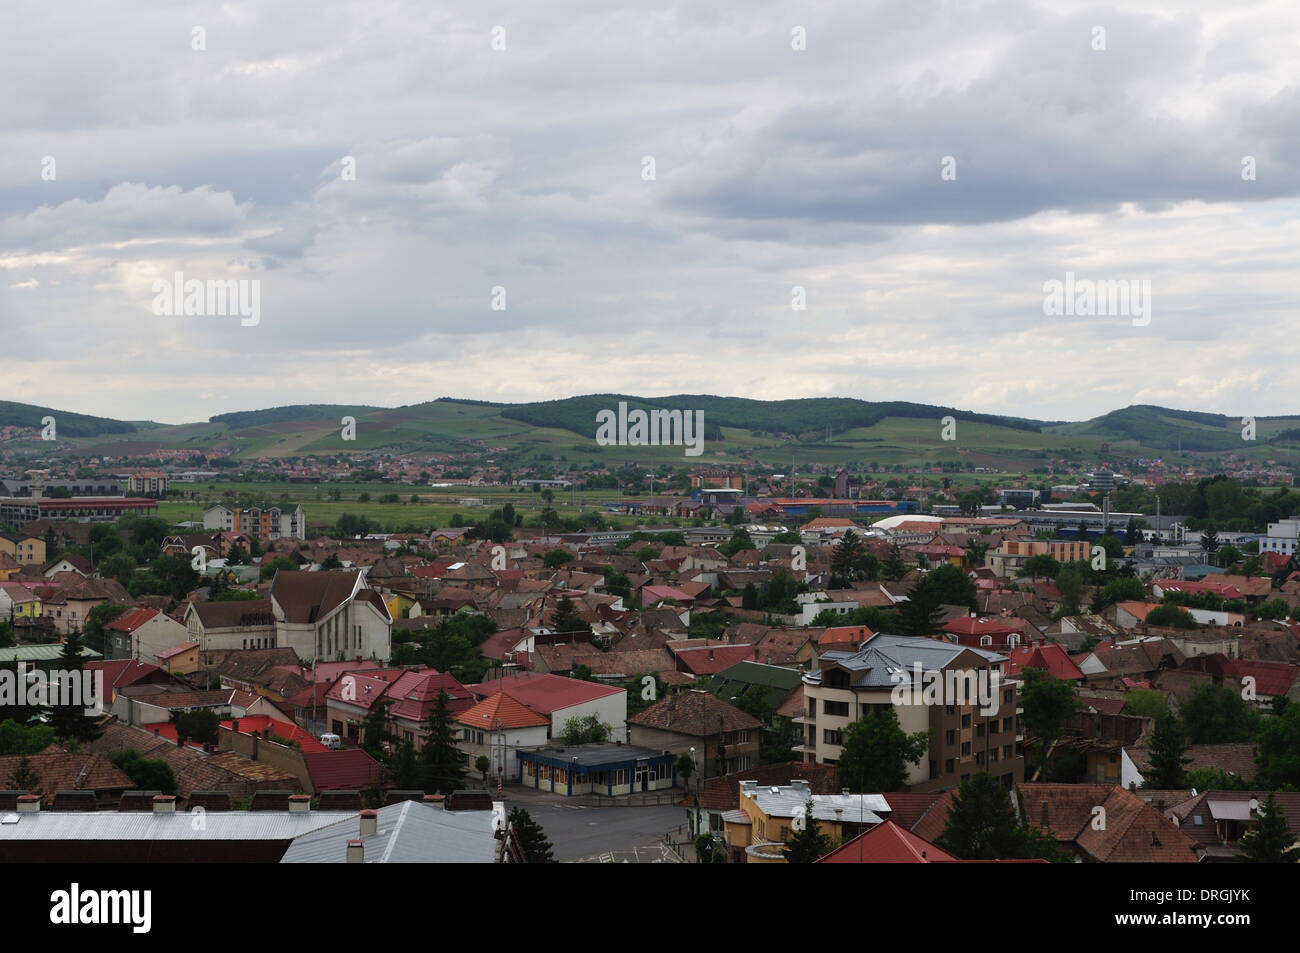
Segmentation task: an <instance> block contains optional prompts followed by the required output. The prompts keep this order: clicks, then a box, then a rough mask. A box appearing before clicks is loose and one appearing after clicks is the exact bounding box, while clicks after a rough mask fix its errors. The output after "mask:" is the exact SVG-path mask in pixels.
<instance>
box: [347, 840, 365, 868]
mask: <svg viewBox="0 0 1300 953" xmlns="http://www.w3.org/2000/svg"><path fill="white" fill-rule="evenodd" d="M365 862H366V845H365V843H364V842H362V841H359V840H350V841H348V863H349V864H364V863H365Z"/></svg>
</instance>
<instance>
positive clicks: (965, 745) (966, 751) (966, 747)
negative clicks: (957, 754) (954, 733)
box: [961, 741, 970, 758]
mask: <svg viewBox="0 0 1300 953" xmlns="http://www.w3.org/2000/svg"><path fill="white" fill-rule="evenodd" d="M961 754H962V757H963V758H965V757H967V756H968V755H970V742H969V741H963V742H962V743H961Z"/></svg>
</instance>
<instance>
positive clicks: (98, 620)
mask: <svg viewBox="0 0 1300 953" xmlns="http://www.w3.org/2000/svg"><path fill="white" fill-rule="evenodd" d="M129 608H131V607H130V606H128V605H126V604H124V603H118V602H101V603H99V605H96V606H91V607H90V611H89V612H87V613H86V622H85V626H84V628H83V629H82V636H83V637H84V638H85V640H86V647H87V648H88V649H90V650H91V651H93V652H98V653H100V654H101V655H107V654H108V652H107V642H106V640H105V638H104V627H105V626H107V625H108V624H109V623H110V622H112V621H113V620H114V619H116V618H117V617H118V616H120V615H121V614H122V613H123V612H125V611H126V610H127V609H129Z"/></svg>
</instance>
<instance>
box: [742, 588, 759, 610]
mask: <svg viewBox="0 0 1300 953" xmlns="http://www.w3.org/2000/svg"><path fill="white" fill-rule="evenodd" d="M740 607H741V608H742V609H746V610H749V611H753V610H755V609H757V608H758V589H757V587H756V586H755V585H754V584H753V583H752V582H747V583H745V588H744V589H743V590H742V591H741V594H740Z"/></svg>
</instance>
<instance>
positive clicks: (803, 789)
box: [790, 780, 812, 795]
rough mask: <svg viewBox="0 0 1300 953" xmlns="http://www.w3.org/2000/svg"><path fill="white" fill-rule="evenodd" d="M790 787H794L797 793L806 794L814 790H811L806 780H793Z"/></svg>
mask: <svg viewBox="0 0 1300 953" xmlns="http://www.w3.org/2000/svg"><path fill="white" fill-rule="evenodd" d="M790 787H792V788H793V789H794V792H795V793H796V794H804V795H811V794H812V791H810V790H809V788H808V782H807V781H804V780H798V781H791V782H790Z"/></svg>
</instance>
